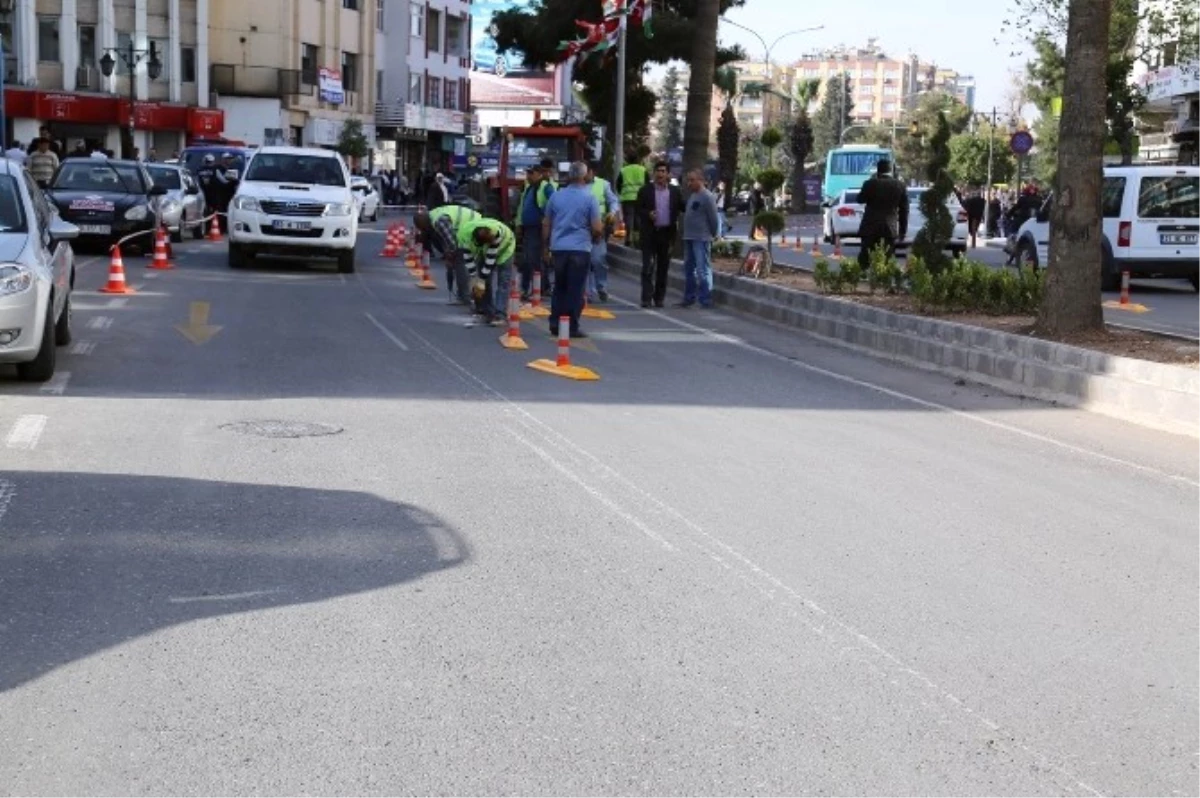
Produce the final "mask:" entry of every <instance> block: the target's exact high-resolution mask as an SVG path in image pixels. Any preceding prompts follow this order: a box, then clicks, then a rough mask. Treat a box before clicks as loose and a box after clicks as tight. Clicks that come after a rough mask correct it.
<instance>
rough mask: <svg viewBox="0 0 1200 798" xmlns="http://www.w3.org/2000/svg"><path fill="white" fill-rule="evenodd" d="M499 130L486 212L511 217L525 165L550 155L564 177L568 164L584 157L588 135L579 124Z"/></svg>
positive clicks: (527, 165)
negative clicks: (495, 164) (498, 141)
mask: <svg viewBox="0 0 1200 798" xmlns="http://www.w3.org/2000/svg"><path fill="white" fill-rule="evenodd" d="M501 133H502V136H501V139H500V163H499V166H498V168H497V169H496V173H495V175H489V176H488V181H487V185H488V195H489V196H488V197H487V202H486V203H485V210H486V212H487V213H488V214H489V215H492V216H496V217H498V218H500V219H505V220H508V219H511V218H512V215H513V213H514V212H515V209H516V205H517V200H518V199H519V198H520V195H521V188H522V186H523V185H524V183H525V170H526V169H527V168H528V167H530V166H535V165H537V164H538V163H540V162H541V161H542V160H543V159H545V158H549V159H550V160H552V161H554V164H555V166H556V167H557V168H558V170H559V175H560V177H565V172H566V169H567V164H569V163H571V161H581V160H584V159H585V158H587V135H586V134H585V133H584V132H583V130H582V129H581V128H578V127H567V126H562V125H555V124H545V125H537V126H535V127H510V128H504V129H503V130H502V131H501Z"/></svg>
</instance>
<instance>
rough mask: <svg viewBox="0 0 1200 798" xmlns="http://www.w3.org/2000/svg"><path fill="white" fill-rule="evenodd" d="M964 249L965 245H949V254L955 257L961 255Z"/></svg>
mask: <svg viewBox="0 0 1200 798" xmlns="http://www.w3.org/2000/svg"><path fill="white" fill-rule="evenodd" d="M966 251H967V248H966V247H960V246H959V245H957V244H955V245H953V246H951V247H950V254H951V255H953V256H954V257H956V258H957V257H959V256H961V255H963V254H964V253H965V252H966Z"/></svg>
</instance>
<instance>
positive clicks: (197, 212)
mask: <svg viewBox="0 0 1200 798" xmlns="http://www.w3.org/2000/svg"><path fill="white" fill-rule="evenodd" d="M146 171H147V172H149V173H150V178H151V179H152V180H153V181H154V185H156V186H162V187H163V188H165V189H166V190H167V193H166V194H164V195H163V196H161V197H159V198H158V199H157V200H156V201H155V202H154V203H153V204H152V206H151V207H152V208H153V209H154V212H155V213H157V214H158V218H159V219H160V220H161V221H162V223H163V225H165V226H166V228H167V232H168V233H170V234H171V240H172V241H175V242H179V241H182V240H183V233H184V231H185V230H190V231H191V233H192V237H193V238H203V237H204V229H203V227H204V226H203V225H202V224H201V223H200V220H201V219H203V218H204V217H205V215H206V213H205V210H206V208H207V203H206V202H205V198H204V192H203V191H201V190H200V184H199V183H198V182H197V181H196V178H195V177H193V176H192V175H191V174H189V173H188V171H187V169H185V168H183V167H182V166H172V165H167V164H157V163H152V164H146Z"/></svg>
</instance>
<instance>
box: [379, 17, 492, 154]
mask: <svg viewBox="0 0 1200 798" xmlns="http://www.w3.org/2000/svg"><path fill="white" fill-rule="evenodd" d="M378 1H379V2H380V3H382V5H381V7H380V8H381V10H380V12H379V15H378V20H377V27H378V42H379V44H378V47H377V50H378V52H379V54H380V55H379V58H378V61H377V63H376V78H375V79H376V84H377V85H378V87H379V89H378V102H377V103H376V104H375V106H374V109H373V110H374V117H375V125H376V130H377V133H378V136H379V145H378V146H379V152H380V156H381V161H382V165H383V166H384V167H385V168H395V169H399V170H401V171H403V172H404V173H405V174H408V175H409V176H410V177H412V176H415V174H416V173H417V172H419V171H424V172H425V173H427V174H432V173H433V172H437V171H442V172H448V171H450V167H451V163H452V160H453V157H454V156H455V155H459V156H464V155H465V154H466V151H467V148H468V139H467V137H468V136H469V135H470V134H471V132H472V130H471V129H472V117H471V114H470V113H469V109H470V107H471V84H470V79H469V76H470V64H471V54H470V50H469V42H470V41H471V12H470V7H471V4H470V2H468V0H378Z"/></svg>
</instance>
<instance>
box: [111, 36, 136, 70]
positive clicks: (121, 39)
mask: <svg viewBox="0 0 1200 798" xmlns="http://www.w3.org/2000/svg"><path fill="white" fill-rule="evenodd" d="M131 41H132V39H131V38H130V36H129V34H128V33H118V34H117V52H115V53H113V54H112V57H113V59H114V62H113V74H114V75H128V74H129V65H128V64H126V63H125V59H124V58H122V57H121V56H120V54H121V53H128V52H129V43H130V42H131Z"/></svg>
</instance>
